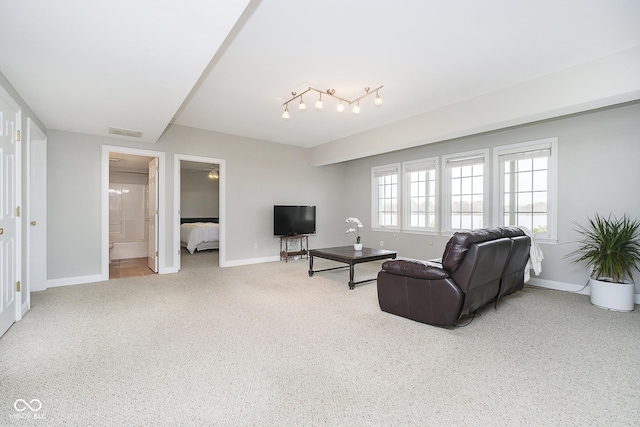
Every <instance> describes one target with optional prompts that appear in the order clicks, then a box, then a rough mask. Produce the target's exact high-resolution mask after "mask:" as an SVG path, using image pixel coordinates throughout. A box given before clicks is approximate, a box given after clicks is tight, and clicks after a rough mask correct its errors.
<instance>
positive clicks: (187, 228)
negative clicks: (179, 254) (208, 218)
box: [180, 222, 220, 253]
mask: <svg viewBox="0 0 640 427" xmlns="http://www.w3.org/2000/svg"><path fill="white" fill-rule="evenodd" d="M219 226H220V224H216V223H214V222H193V223H188V224H181V225H180V241H181V242H182V243H183V244H184V246H185V247H186V248H187V249H188V250H189V252H191V253H193V252H194V251H195V250H196V248H197V246H198V245H199V244H201V243H204V242H217V241H218V240H220V233H219Z"/></svg>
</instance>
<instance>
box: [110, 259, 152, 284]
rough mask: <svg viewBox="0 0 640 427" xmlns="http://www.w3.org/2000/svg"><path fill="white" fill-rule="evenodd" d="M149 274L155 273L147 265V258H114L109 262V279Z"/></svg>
mask: <svg viewBox="0 0 640 427" xmlns="http://www.w3.org/2000/svg"><path fill="white" fill-rule="evenodd" d="M151 274H155V273H154V272H153V270H151V269H150V268H149V266H148V265H147V258H129V259H115V260H113V261H111V264H109V279H117V278H121V277H134V276H149V275H151Z"/></svg>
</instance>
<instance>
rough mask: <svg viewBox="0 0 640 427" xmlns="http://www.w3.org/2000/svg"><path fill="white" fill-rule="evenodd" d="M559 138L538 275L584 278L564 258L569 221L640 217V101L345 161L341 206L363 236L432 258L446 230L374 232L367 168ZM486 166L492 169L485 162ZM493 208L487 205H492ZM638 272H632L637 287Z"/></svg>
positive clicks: (570, 235) (570, 244) (571, 242)
mask: <svg viewBox="0 0 640 427" xmlns="http://www.w3.org/2000/svg"><path fill="white" fill-rule="evenodd" d="M554 136H555V137H558V145H559V146H558V151H559V164H558V169H559V172H558V175H559V177H558V180H559V184H558V185H559V188H558V243H557V244H555V245H543V246H542V250H543V252H544V254H545V260H544V262H543V272H542V274H541V275H540V276H539V278H540V279H545V280H552V281H559V282H565V283H572V284H580V285H582V284H584V283H585V282H586V280H587V278H588V275H587V272H586V270H585V268H584V267H582V266H580V265H574V264H572V263H571V262H570V261H568V260H566V259H564V258H563V257H564V256H565V255H566V254H567V253H568V252H570V251H571V250H572V248H574V247H575V241H576V240H577V239H578V238H579V236H577V234H576V233H575V232H574V231H573V228H575V225H574V224H573V222H574V221H577V222H580V223H584V222H585V220H586V218H587V216H589V217H592V216H593V215H594V213H596V212H598V213H599V214H602V215H608V214H609V213H613V214H614V215H617V216H621V215H623V214H624V213H625V212H626V213H628V214H629V215H630V216H631V217H632V218H638V219H640V196H639V194H640V193H639V191H640V190H639V189H640V140H639V138H640V103H637V102H636V103H632V104H627V105H624V106H619V107H617V108H609V109H604V110H601V111H597V112H591V113H585V114H580V115H576V116H572V117H566V118H561V119H555V120H549V121H545V122H540V123H535V124H530V125H525V126H518V127H514V128H511V129H506V130H502V131H496V132H490V133H486V134H482V135H476V136H471V137H465V138H460V139H455V140H451V141H446V142H440V143H434V144H427V145H423V146H420V147H416V148H411V149H406V150H401V151H396V152H393V153H389V154H382V155H377V156H372V157H368V158H364V159H359V160H354V161H351V162H348V163H347V170H346V175H345V181H344V185H345V188H346V193H345V206H346V210H347V212H348V214H349V215H350V216H357V217H359V218H360V219H361V220H366V226H365V228H364V231H363V233H362V235H363V242H364V243H365V244H368V245H371V246H378V245H379V243H380V241H381V240H382V241H384V247H385V248H387V249H395V250H397V251H398V253H399V255H400V256H403V257H408V258H419V259H429V258H437V257H440V256H441V255H442V251H443V248H444V245H445V243H446V241H447V239H448V237H449V236H425V235H418V234H407V233H392V232H373V231H371V228H370V226H371V224H370V222H371V178H370V176H371V167H372V166H378V165H385V164H389V163H395V162H403V161H407V160H415V159H420V158H425V157H433V156H441V155H445V154H453V153H458V152H464V151H469V150H474V149H479V148H487V147H495V146H499V145H506V144H512V143H517V142H524V141H532V140H536V139H542V138H546V137H554ZM490 170H491V168H490ZM491 206H492V203H491ZM639 279H640V275H637V274H636V275H635V282H636V293H639V292H640V283H639V282H640V280H639Z"/></svg>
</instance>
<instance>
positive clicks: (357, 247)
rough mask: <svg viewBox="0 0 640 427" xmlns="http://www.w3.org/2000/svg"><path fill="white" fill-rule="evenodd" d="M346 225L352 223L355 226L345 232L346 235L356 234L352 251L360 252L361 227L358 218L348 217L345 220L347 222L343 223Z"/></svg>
mask: <svg viewBox="0 0 640 427" xmlns="http://www.w3.org/2000/svg"><path fill="white" fill-rule="evenodd" d="M345 222H346V223H353V224H355V225H356V226H355V228H353V227H352V228H349V229H348V230H347V234H349V233H356V241H355V242H354V243H353V249H355V250H356V251H361V250H362V243H360V229H361V228H362V227H363V225H362V222H361V221H360V220H359V219H358V218H354V217H349V218H347V220H346V221H345Z"/></svg>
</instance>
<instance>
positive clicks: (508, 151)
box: [494, 138, 557, 240]
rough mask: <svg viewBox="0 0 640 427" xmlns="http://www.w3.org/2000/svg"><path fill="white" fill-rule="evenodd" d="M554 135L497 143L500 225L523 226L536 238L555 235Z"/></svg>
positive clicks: (555, 139)
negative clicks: (501, 144) (537, 138)
mask: <svg viewBox="0 0 640 427" xmlns="http://www.w3.org/2000/svg"><path fill="white" fill-rule="evenodd" d="M556 152H557V138H549V139H545V140H540V141H532V142H527V143H521V144H514V145H508V146H503V147H496V149H495V152H494V159H495V161H494V164H495V166H494V167H496V168H497V171H496V176H497V177H498V179H497V180H498V182H497V185H498V187H497V189H496V190H495V192H496V204H497V206H496V212H497V215H498V218H497V219H496V223H497V224H499V225H504V226H508V225H516V226H523V227H526V228H528V229H529V230H531V231H533V232H534V233H535V235H536V237H537V238H540V239H549V240H554V239H555V238H556V233H555V224H556V215H555V207H556V182H557V180H556V176H557V155H556Z"/></svg>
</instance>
